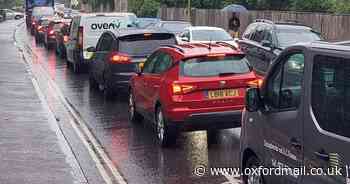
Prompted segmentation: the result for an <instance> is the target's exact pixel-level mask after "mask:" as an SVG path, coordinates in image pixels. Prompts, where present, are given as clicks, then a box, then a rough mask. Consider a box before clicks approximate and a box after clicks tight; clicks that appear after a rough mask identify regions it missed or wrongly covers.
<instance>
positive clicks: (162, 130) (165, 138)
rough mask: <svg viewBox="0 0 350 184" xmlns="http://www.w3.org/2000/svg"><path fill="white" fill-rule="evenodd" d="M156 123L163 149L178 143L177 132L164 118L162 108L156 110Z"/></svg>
mask: <svg viewBox="0 0 350 184" xmlns="http://www.w3.org/2000/svg"><path fill="white" fill-rule="evenodd" d="M155 121H156V122H155V123H156V127H157V138H158V141H159V144H160V145H161V146H162V147H168V146H171V145H173V144H175V143H176V138H177V130H176V128H175V127H172V126H170V125H169V123H168V121H167V120H166V118H165V117H164V114H163V111H162V108H161V107H158V108H157V110H156V117H155Z"/></svg>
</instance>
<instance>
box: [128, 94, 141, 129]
mask: <svg viewBox="0 0 350 184" xmlns="http://www.w3.org/2000/svg"><path fill="white" fill-rule="evenodd" d="M129 120H130V121H131V122H133V123H138V122H141V121H142V120H143V117H142V115H141V114H140V113H139V112H137V110H136V105H135V100H134V95H133V94H132V91H130V95H129Z"/></svg>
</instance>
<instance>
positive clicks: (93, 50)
mask: <svg viewBox="0 0 350 184" xmlns="http://www.w3.org/2000/svg"><path fill="white" fill-rule="evenodd" d="M86 50H87V51H88V52H96V48H95V47H89V48H87V49H86Z"/></svg>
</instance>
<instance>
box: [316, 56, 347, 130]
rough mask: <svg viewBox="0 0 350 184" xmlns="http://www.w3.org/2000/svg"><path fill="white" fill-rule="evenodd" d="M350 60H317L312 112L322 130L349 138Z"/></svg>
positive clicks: (327, 58)
mask: <svg viewBox="0 0 350 184" xmlns="http://www.w3.org/2000/svg"><path fill="white" fill-rule="evenodd" d="M349 73H350V59H344V58H338V57H330V56H316V57H315V59H314V68H313V74H312V95H311V96H312V109H313V112H314V114H315V117H316V119H317V121H318V123H319V124H320V126H321V128H322V129H324V130H327V131H329V132H332V133H335V134H338V135H341V136H345V137H350V83H349V81H350V75H349Z"/></svg>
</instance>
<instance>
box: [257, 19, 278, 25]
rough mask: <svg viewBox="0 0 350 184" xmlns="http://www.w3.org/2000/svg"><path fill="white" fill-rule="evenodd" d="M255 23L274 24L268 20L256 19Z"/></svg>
mask: <svg viewBox="0 0 350 184" xmlns="http://www.w3.org/2000/svg"><path fill="white" fill-rule="evenodd" d="M254 22H263V23H267V24H274V22H273V21H271V20H267V19H255V20H254Z"/></svg>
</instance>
